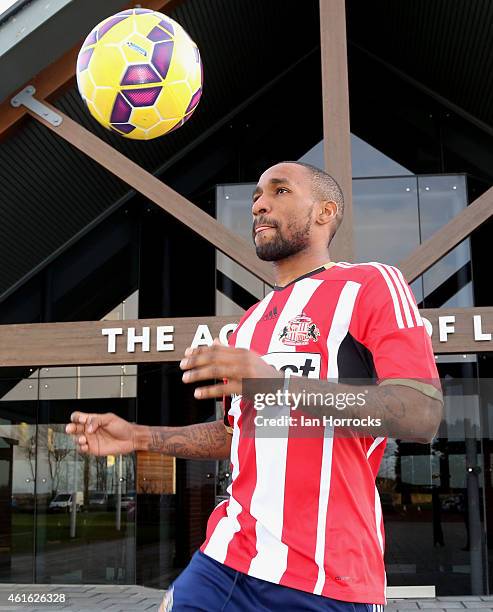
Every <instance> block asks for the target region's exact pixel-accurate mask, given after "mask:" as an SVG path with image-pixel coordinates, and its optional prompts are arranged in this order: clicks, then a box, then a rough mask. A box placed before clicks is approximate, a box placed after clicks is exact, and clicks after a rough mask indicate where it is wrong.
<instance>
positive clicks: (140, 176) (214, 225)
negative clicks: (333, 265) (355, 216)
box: [29, 102, 274, 285]
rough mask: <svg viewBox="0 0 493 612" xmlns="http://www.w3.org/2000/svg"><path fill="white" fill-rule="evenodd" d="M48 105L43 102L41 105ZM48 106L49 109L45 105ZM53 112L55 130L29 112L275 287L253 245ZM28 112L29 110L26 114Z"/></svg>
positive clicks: (121, 155)
mask: <svg viewBox="0 0 493 612" xmlns="http://www.w3.org/2000/svg"><path fill="white" fill-rule="evenodd" d="M44 103H45V104H47V103H46V102H44ZM47 106H50V105H49V104H47ZM51 108H52V110H53V111H54V112H56V113H57V114H58V115H60V116H61V117H63V122H62V123H61V125H59V126H57V127H55V126H53V125H51V124H50V123H49V122H47V121H46V120H45V119H43V118H42V117H40V116H38V115H36V114H34V113H31V115H32V117H33V118H34V119H36V120H37V121H39V122H40V123H42V124H43V125H45V126H46V127H47V128H49V129H50V130H51V131H52V132H54V133H55V134H56V135H57V136H60V137H61V138H63V139H64V140H66V141H67V142H69V143H70V144H71V145H73V146H74V147H76V148H77V149H79V150H80V151H82V153H84V154H85V155H88V156H89V157H90V158H91V159H93V160H94V161H96V162H98V163H99V164H100V165H101V166H103V168H106V170H108V171H109V172H111V173H112V174H114V175H115V176H117V177H118V178H119V179H121V180H122V181H125V183H127V184H128V185H130V186H131V187H133V188H134V189H135V190H136V191H138V192H139V193H141V194H142V195H144V196H145V197H146V198H148V199H149V200H150V201H151V202H153V203H154V204H156V205H157V206H159V207H160V208H162V209H163V210H164V211H165V212H167V213H169V214H171V215H173V217H175V219H178V221H181V222H182V223H183V224H185V225H186V226H187V227H189V228H190V229H191V230H193V231H194V232H196V233H197V234H198V235H199V236H200V237H202V238H204V239H205V240H207V241H209V242H210V243H211V244H212V245H214V246H215V247H216V248H217V249H219V250H220V251H221V252H222V253H224V254H225V255H227V256H228V257H230V258H231V259H232V260H233V261H235V262H236V263H238V264H240V265H241V266H243V267H244V268H246V269H247V270H248V271H249V272H251V273H252V274H254V275H255V276H257V277H258V278H260V279H261V280H262V281H264V282H265V283H267V284H269V285H273V284H274V275H273V271H272V268H271V266H270V264H268V263H267V262H264V261H261V260H260V259H259V258H258V257H257V255H256V254H255V250H254V248H253V246H251V245H250V244H249V243H248V242H247V241H246V240H244V239H243V238H240V237H239V236H238V235H237V234H236V233H234V232H233V231H231V230H230V229H228V228H227V227H225V226H224V225H223V224H222V223H219V222H218V221H216V220H215V219H214V218H213V217H211V216H210V215H208V214H207V213H206V212H204V211H203V210H202V209H200V208H199V207H198V206H196V205H195V204H192V202H190V201H189V200H187V199H186V198H184V197H183V196H181V195H180V194H179V193H177V192H176V191H173V189H171V188H170V187H168V186H167V185H166V184H165V183H163V182H161V181H160V180H159V179H158V178H156V177H155V176H153V175H152V174H150V173H149V172H147V170H144V169H143V168H141V167H140V166H139V165H138V164H136V163H135V162H133V161H131V160H130V159H128V157H125V155H123V154H122V153H120V152H119V151H117V150H116V149H114V148H113V147H112V146H111V145H109V144H107V143H106V142H104V141H103V140H101V139H100V138H99V137H98V136H96V135H95V134H93V133H92V132H90V131H89V130H86V129H85V128H84V127H82V126H81V125H79V124H78V123H77V122H76V121H73V120H72V119H70V117H68V116H67V115H65V114H64V113H62V112H61V111H60V110H58V109H56V108H54V107H52V106H51ZM29 112H30V111H29Z"/></svg>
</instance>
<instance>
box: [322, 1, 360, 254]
mask: <svg viewBox="0 0 493 612" xmlns="http://www.w3.org/2000/svg"><path fill="white" fill-rule="evenodd" d="M320 47H321V54H322V103H323V134H324V157H325V169H326V171H327V172H328V173H329V174H330V175H331V176H333V177H334V178H335V179H336V181H337V182H338V183H339V185H340V186H341V188H342V191H343V194H344V221H343V222H342V224H341V226H340V227H339V230H338V231H337V234H336V235H335V237H334V239H333V241H332V243H331V245H330V255H331V259H332V260H333V261H353V258H354V248H353V207H352V172H351V133H350V127H349V90H348V68H347V41H346V7H345V1H344V0H320Z"/></svg>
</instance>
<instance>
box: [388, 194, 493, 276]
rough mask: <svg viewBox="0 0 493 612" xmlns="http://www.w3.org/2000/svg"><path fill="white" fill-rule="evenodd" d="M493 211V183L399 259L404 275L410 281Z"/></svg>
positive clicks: (487, 217) (455, 244) (458, 242)
mask: <svg viewBox="0 0 493 612" xmlns="http://www.w3.org/2000/svg"><path fill="white" fill-rule="evenodd" d="M492 214H493V187H491V188H490V189H488V191H485V193H483V195H482V196H480V197H479V198H477V199H476V200H474V202H472V203H471V204H469V206H466V208H464V210H462V211H461V212H460V213H459V214H458V215H456V216H455V217H454V218H453V219H451V220H450V221H449V222H448V223H447V224H446V225H444V226H443V227H441V228H440V229H439V230H438V231H436V232H435V233H434V234H433V236H431V237H430V238H428V240H426V241H425V242H423V244H421V245H420V246H419V247H418V248H416V249H415V250H414V251H413V252H412V253H411V255H409V257H407V258H406V259H404V261H402V262H400V264H399V265H398V267H399V268H400V269H401V271H402V273H403V275H404V278H405V279H406V280H407V282H408V283H411V282H412V281H413V280H415V279H416V278H418V276H421V274H423V273H424V272H426V270H428V269H429V268H431V266H433V265H434V264H435V263H436V262H437V261H439V260H440V259H441V258H442V257H444V256H445V255H446V254H447V253H449V252H450V251H451V250H452V249H453V248H454V247H456V246H457V245H458V244H460V243H461V242H462V241H463V240H464V239H465V238H467V237H468V236H469V235H470V234H471V233H472V232H473V231H474V230H475V229H476V228H477V227H479V226H480V225H481V224H482V223H484V222H485V221H487V220H488V219H489V218H490V217H491V215H492Z"/></svg>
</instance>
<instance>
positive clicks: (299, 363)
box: [262, 353, 322, 378]
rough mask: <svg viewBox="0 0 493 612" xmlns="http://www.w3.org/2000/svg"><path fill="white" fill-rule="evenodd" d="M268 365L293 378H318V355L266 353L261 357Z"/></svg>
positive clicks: (319, 364) (320, 361)
mask: <svg viewBox="0 0 493 612" xmlns="http://www.w3.org/2000/svg"><path fill="white" fill-rule="evenodd" d="M262 359H263V360H264V361H266V362H267V363H268V364H269V365H271V366H274V367H275V368H276V369H277V370H281V371H282V372H286V371H289V373H290V374H291V375H293V376H307V377H308V378H320V366H321V363H322V357H321V355H320V353H267V355H264V356H263V357H262Z"/></svg>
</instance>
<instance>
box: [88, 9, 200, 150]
mask: <svg viewBox="0 0 493 612" xmlns="http://www.w3.org/2000/svg"><path fill="white" fill-rule="evenodd" d="M202 82H203V70H202V62H201V59H200V53H199V50H198V47H197V45H196V44H195V43H194V42H193V40H192V39H191V38H190V36H189V35H188V34H187V33H186V32H185V30H184V29H183V28H182V27H181V26H180V25H179V24H178V23H177V22H176V21H174V20H173V19H171V18H170V17H167V16H165V15H163V14H161V13H158V12H156V11H151V10H148V9H130V10H127V11H122V12H120V13H117V14H116V15H113V16H112V17H108V18H107V19H105V20H104V21H102V22H101V23H100V24H99V25H97V26H96V27H95V28H94V29H93V30H92V31H91V32H90V34H89V36H88V37H87V38H86V40H85V41H84V44H83V45H82V47H81V50H80V52H79V56H78V58H77V85H78V88H79V92H80V95H81V96H82V98H83V100H84V102H85V103H86V105H87V107H88V109H89V112H90V113H91V115H92V116H93V117H94V118H95V119H97V121H99V123H101V125H103V126H104V127H105V128H107V129H110V130H113V131H115V132H117V133H118V134H121V135H122V136H125V137H126V138H133V139H137V140H150V139H151V138H157V137H158V136H162V135H163V134H167V133H169V132H171V131H173V130H175V129H177V128H179V127H180V126H182V125H183V124H184V123H185V121H188V119H190V117H191V116H192V113H193V112H194V110H195V109H196V108H197V105H198V103H199V100H200V97H201V95H202Z"/></svg>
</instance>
